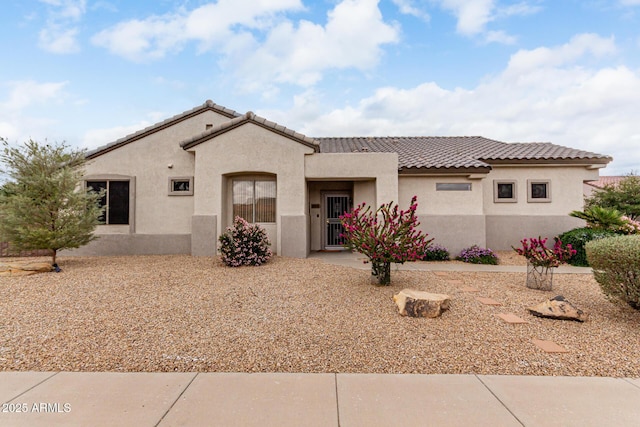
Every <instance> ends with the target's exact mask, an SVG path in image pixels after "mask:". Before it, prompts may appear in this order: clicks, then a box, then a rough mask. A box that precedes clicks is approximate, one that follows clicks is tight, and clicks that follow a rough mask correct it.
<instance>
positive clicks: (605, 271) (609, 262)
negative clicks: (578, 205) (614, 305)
mask: <svg viewBox="0 0 640 427" xmlns="http://www.w3.org/2000/svg"><path fill="white" fill-rule="evenodd" d="M586 248H587V258H588V260H589V264H591V267H592V268H593V275H594V277H595V279H596V280H597V282H598V283H599V284H600V288H601V289H602V292H604V293H605V295H607V297H609V298H613V299H620V300H622V301H625V302H626V303H628V304H629V305H630V306H631V307H633V308H635V309H636V310H640V236H616V237H608V238H605V239H600V240H595V241H591V242H589V243H587V245H586Z"/></svg>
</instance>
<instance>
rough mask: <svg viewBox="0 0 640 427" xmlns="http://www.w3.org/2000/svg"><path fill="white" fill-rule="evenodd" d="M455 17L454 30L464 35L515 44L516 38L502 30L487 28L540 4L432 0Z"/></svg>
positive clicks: (537, 9) (523, 13) (529, 10)
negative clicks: (504, 4)
mask: <svg viewBox="0 0 640 427" xmlns="http://www.w3.org/2000/svg"><path fill="white" fill-rule="evenodd" d="M434 1H436V2H437V3H438V4H439V5H440V7H441V8H443V9H445V10H447V11H449V12H450V13H452V14H453V15H454V16H455V17H456V18H457V24H456V31H457V32H458V33H459V34H462V35H463V36H466V37H475V36H482V37H483V39H484V41H485V42H486V43H502V44H515V42H516V41H517V38H516V37H515V36H512V35H510V34H507V33H506V32H504V31H502V30H488V29H487V26H488V24H489V23H491V22H493V21H497V20H500V19H505V18H509V17H511V16H521V15H531V14H534V13H537V12H539V11H540V10H542V8H541V7H540V6H536V5H532V4H530V3H529V2H526V1H523V2H519V3H514V4H510V5H506V6H502V5H500V4H498V3H497V2H496V0H434Z"/></svg>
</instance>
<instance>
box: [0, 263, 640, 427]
mask: <svg viewBox="0 0 640 427" xmlns="http://www.w3.org/2000/svg"><path fill="white" fill-rule="evenodd" d="M311 257H313V258H320V259H322V260H323V261H325V262H329V263H332V264H337V265H346V266H351V267H355V268H362V269H369V268H370V266H368V265H366V264H363V263H362V256H361V255H358V254H352V253H349V252H342V253H323V252H319V253H314V254H312V256H311ZM398 268H399V269H401V270H425V271H508V272H514V271H516V272H524V271H526V267H523V266H478V265H472V264H468V265H467V264H460V263H423V262H419V263H407V264H404V265H400V266H398ZM589 272H591V270H590V269H588V268H587V269H584V268H575V267H564V268H562V269H558V271H557V273H589ZM0 402H2V407H1V408H0V427H4V426H29V427H32V426H33V427H38V426H136V427H144V426H162V427H164V426H279V427H283V426H323V427H325V426H326V427H331V426H342V427H352V426H371V427H376V426H384V427H388V426H389V427H391V426H406V425H412V426H438V427H447V426H528V427H530V426H531V427H533V426H544V427H547V426H563V427H565V426H617V427H626V426H634V427H635V426H638V425H640V379H631V378H603V377H534V376H494V375H389V374H382V375H380V374H334V373H324V374H287V373H260V374H247V373H191V372H185V373H116V372H0Z"/></svg>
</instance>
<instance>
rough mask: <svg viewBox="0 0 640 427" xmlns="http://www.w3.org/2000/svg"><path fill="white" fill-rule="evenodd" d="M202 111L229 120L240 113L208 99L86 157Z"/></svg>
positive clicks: (104, 151)
mask: <svg viewBox="0 0 640 427" xmlns="http://www.w3.org/2000/svg"><path fill="white" fill-rule="evenodd" d="M204 111H215V112H216V113H218V114H222V115H223V116H226V117H228V118H230V119H232V118H234V117H239V116H240V113H238V112H236V111H234V110H231V109H229V108H226V107H223V106H222V105H218V104H216V103H214V102H213V101H212V100H210V99H208V100H207V101H205V103H204V104H202V105H199V106H197V107H195V108H192V109H190V110H187V111H185V112H183V113H180V114H176V115H175V116H173V117H170V118H168V119H166V120H163V121H161V122H158V123H156V124H153V125H151V126H149V127H146V128H144V129H142V130H139V131H137V132H134V133H132V134H130V135H127V136H125V137H123V138H120V139H118V140H116V141H114V142H111V143H109V144H106V145H103V146H101V147H98V148H96V149H94V150H91V151H89V152H87V155H86V157H87V158H89V159H91V158H94V157H97V156H99V155H101V154H104V153H106V152H109V151H111V150H114V149H116V148H118V147H121V146H123V145H126V144H129V143H131V142H133V141H136V140H138V139H141V138H144V137H145V136H147V135H149V134H152V133H154V132H157V131H159V130H162V129H164V128H167V127H169V126H172V125H174V124H176V123H178V122H180V121H182V120H186V119H188V118H190V117H193V116H196V115H198V114H201V113H202V112H204Z"/></svg>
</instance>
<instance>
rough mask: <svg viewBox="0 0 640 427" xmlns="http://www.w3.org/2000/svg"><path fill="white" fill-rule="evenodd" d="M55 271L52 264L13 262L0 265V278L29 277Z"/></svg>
mask: <svg viewBox="0 0 640 427" xmlns="http://www.w3.org/2000/svg"><path fill="white" fill-rule="evenodd" d="M49 271H53V266H52V265H51V263H50V262H28V261H12V262H3V263H0V276H28V275H31V274H36V273H44V272H49Z"/></svg>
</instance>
